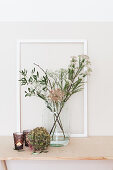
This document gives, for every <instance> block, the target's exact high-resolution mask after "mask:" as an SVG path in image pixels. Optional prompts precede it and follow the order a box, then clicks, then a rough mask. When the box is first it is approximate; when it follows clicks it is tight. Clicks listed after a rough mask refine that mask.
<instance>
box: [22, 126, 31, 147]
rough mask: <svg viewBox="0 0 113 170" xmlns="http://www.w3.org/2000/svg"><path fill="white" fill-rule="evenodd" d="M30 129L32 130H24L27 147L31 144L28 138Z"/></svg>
mask: <svg viewBox="0 0 113 170" xmlns="http://www.w3.org/2000/svg"><path fill="white" fill-rule="evenodd" d="M30 131H31V130H30V129H28V130H23V134H24V141H25V146H27V147H28V146H29V140H28V137H27V135H28V134H29V132H30Z"/></svg>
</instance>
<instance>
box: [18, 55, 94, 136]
mask: <svg viewBox="0 0 113 170" xmlns="http://www.w3.org/2000/svg"><path fill="white" fill-rule="evenodd" d="M34 65H35V66H36V67H37V69H36V67H34V68H33V69H32V71H31V73H30V74H28V72H27V70H26V69H24V70H21V71H20V73H21V79H20V82H21V85H22V86H23V85H24V86H27V87H28V88H27V90H26V91H25V97H27V96H36V97H40V98H41V99H42V100H44V101H45V102H46V106H47V108H48V109H49V110H50V111H51V112H53V113H54V123H53V126H52V127H51V130H50V135H54V131H55V127H56V123H58V124H59V126H60V128H61V130H62V133H63V136H64V138H65V132H64V129H63V125H62V122H61V119H60V114H61V111H62V109H63V107H64V105H65V103H66V102H67V101H68V100H69V98H70V97H71V96H72V95H73V94H75V93H78V92H80V91H81V90H83V88H84V83H86V82H85V77H86V76H87V75H88V74H89V73H90V72H91V67H90V65H91V64H90V61H89V57H88V56H87V55H79V56H77V57H75V56H73V57H71V60H70V64H69V66H68V67H67V69H63V68H61V69H59V70H56V71H53V72H51V71H49V70H44V69H43V68H42V67H41V66H40V65H38V64H36V63H34ZM38 69H40V70H41V71H42V73H43V76H40V74H39V71H38Z"/></svg>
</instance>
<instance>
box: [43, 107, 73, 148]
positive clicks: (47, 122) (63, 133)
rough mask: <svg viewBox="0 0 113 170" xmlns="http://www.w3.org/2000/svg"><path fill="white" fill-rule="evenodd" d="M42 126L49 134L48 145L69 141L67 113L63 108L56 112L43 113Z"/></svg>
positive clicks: (59, 144)
mask: <svg viewBox="0 0 113 170" xmlns="http://www.w3.org/2000/svg"><path fill="white" fill-rule="evenodd" d="M43 126H44V127H45V128H46V129H47V130H48V131H49V133H50V136H51V142H50V145H51V146H54V147H60V146H65V145H67V144H68V143H69V136H70V121H69V116H68V113H67V112H65V111H64V110H63V111H61V112H60V114H59V112H58V113H57V112H48V111H47V110H46V112H45V113H44V115H43Z"/></svg>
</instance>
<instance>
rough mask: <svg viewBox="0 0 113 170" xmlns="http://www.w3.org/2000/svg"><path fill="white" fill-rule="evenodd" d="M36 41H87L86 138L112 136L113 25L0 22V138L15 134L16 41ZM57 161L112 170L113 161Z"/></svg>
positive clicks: (28, 164) (80, 169)
mask: <svg viewBox="0 0 113 170" xmlns="http://www.w3.org/2000/svg"><path fill="white" fill-rule="evenodd" d="M30 38H31V39H38V38H40V39H41V38H44V39H46V38H49V39H52V38H53V39H54V38H58V39H59V38H64V39H67V38H69V39H87V40H88V54H89V56H90V58H91V62H92V69H93V72H92V74H91V76H90V77H89V80H88V131H89V135H113V121H112V120H113V104H112V101H113V97H112V96H113V88H112V87H113V76H112V73H113V66H112V63H113V45H112V43H113V42H112V40H113V23H112V22H111V23H109V22H107V23H106V22H104V23H102V22H90V23H88V22H82V23H80V22H76V23H71V22H70V23H36V22H35V23H34V22H32V23H25V22H24V23H22V22H20V23H19V22H17V23H16V22H14V23H13V22H6V23H5V22H3V23H2V22H1V23H0V59H1V60H0V81H1V84H0V108H1V109H0V111H1V112H0V135H12V133H13V132H14V131H16V40H17V39H30ZM44 164H45V165H42V163H41V161H39V162H38V161H36V163H35V164H34V162H25V161H15V162H14V164H13V163H12V161H9V162H8V166H9V169H12V170H13V169H15V167H17V166H18V168H16V169H20V168H21V167H23V169H25V168H26V169H28V167H29V170H30V169H31V168H32V166H33V168H32V169H34V170H35V169H37V167H40V169H45V166H47V167H48V169H49V167H50V168H52V167H54V166H56V161H53V162H49V161H48V162H46V161H45V163H44ZM64 164H65V163H64V162H63V161H59V163H58V164H57V166H56V168H59V169H63V168H65V169H66V167H68V169H69V167H71V168H72V169H73V170H74V169H75V168H77V169H78V170H83V169H85V170H87V169H88V170H90V169H92V170H93V169H96V170H98V169H99V170H101V169H102V170H103V169H104V170H111V169H112V167H113V162H112V161H102V162H101V161H89V162H87V161H82V164H81V161H67V162H66V164H67V165H66V166H65V167H64Z"/></svg>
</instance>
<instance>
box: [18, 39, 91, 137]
mask: <svg viewBox="0 0 113 170" xmlns="http://www.w3.org/2000/svg"><path fill="white" fill-rule="evenodd" d="M26 43H27V44H29V43H31V44H32V43H83V45H84V55H87V40H76V39H65V40H64V39H57V40H56V39H55V40H50V39H43V40H42V39H40V40H39V39H38V40H36V39H33V40H18V41H17V80H16V83H17V99H16V100H17V131H18V132H20V131H21V87H20V82H19V81H18V80H19V79H20V73H19V71H20V70H21V44H26ZM85 81H86V82H87V77H86V78H85ZM87 136H88V126H87V83H85V84H84V132H83V133H80V134H71V137H87Z"/></svg>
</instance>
